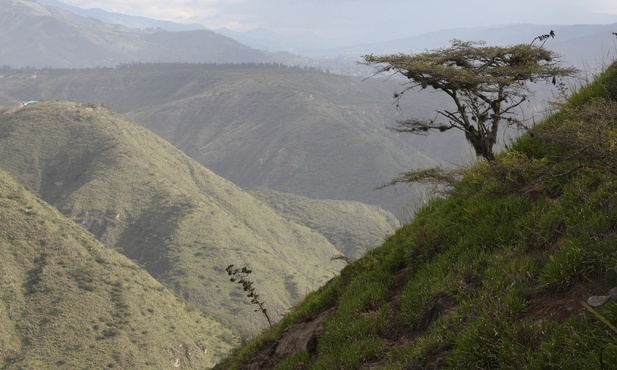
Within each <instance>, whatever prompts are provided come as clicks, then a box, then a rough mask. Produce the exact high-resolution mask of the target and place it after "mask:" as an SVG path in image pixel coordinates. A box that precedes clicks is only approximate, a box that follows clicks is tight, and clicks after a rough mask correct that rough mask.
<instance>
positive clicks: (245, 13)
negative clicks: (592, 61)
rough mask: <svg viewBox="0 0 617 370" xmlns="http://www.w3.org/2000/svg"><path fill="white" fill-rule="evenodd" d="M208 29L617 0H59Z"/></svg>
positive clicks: (303, 26) (610, 6) (475, 22)
mask: <svg viewBox="0 0 617 370" xmlns="http://www.w3.org/2000/svg"><path fill="white" fill-rule="evenodd" d="M62 1H63V2H64V3H66V4H69V5H74V6H78V7H81V8H100V9H103V10H106V11H109V12H118V13H124V14H130V15H140V16H145V17H149V18H155V19H163V20H171V21H176V22H181V23H200V24H203V25H205V26H206V27H208V28H210V29H214V30H216V29H219V28H222V27H225V28H229V29H232V30H236V31H247V30H251V29H255V28H266V29H269V30H272V31H275V32H279V33H286V34H290V35H293V34H297V35H301V34H304V33H308V32H312V33H314V34H316V35H317V36H319V37H322V38H327V39H341V40H349V41H351V40H354V41H355V40H361V41H364V42H377V41H386V40H392V39H395V38H404V37H409V36H414V35H417V34H421V33H425V32H431V31H439V30H443V29H451V28H459V27H478V26H496V25H507V24H516V23H535V24H543V25H544V24H546V25H566V24H584V23H603V24H608V23H617V0H516V1H512V0H509V1H505V0H128V1H127V0H62Z"/></svg>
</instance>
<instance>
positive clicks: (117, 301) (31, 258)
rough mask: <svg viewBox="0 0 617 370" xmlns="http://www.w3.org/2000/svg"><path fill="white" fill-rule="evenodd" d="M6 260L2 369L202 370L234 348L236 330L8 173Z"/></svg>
mask: <svg viewBox="0 0 617 370" xmlns="http://www.w3.org/2000/svg"><path fill="white" fill-rule="evenodd" d="M0 254H1V255H2V258H0V368H2V369H60V368H66V369H83V368H105V367H107V368H123V369H129V368H133V369H138V368H139V369H144V368H158V369H163V368H172V367H173V365H177V366H181V367H182V368H198V369H202V368H204V367H207V366H212V365H213V364H214V363H215V361H216V360H217V359H218V358H219V357H220V356H221V355H222V354H223V353H226V352H227V351H228V350H229V344H226V342H232V339H231V338H232V333H231V332H230V331H229V330H227V329H225V328H223V327H222V326H221V325H220V324H219V323H217V322H215V321H214V320H211V319H209V318H206V317H204V316H203V315H202V314H201V313H200V312H199V311H197V310H194V309H193V310H189V309H188V308H187V306H186V305H185V304H184V303H182V302H180V301H178V300H177V299H176V297H175V296H174V295H173V294H172V293H171V292H170V291H169V290H167V289H166V288H165V287H164V286H163V285H161V284H160V283H158V282H157V281H156V280H154V279H153V278H152V277H151V276H150V275H148V274H147V273H146V272H145V271H144V270H142V269H141V268H140V267H139V266H137V265H136V264H135V263H133V262H131V261H130V260H128V259H127V258H126V257H124V256H122V255H121V254H119V253H117V252H114V251H113V250H111V249H110V248H108V247H105V246H103V245H102V244H101V243H99V242H98V241H96V240H95V239H94V238H93V237H92V235H91V234H89V233H88V232H86V231H85V230H84V229H83V228H81V227H80V226H79V225H77V224H75V223H74V222H72V221H71V220H69V219H67V218H66V217H64V216H62V215H61V214H60V213H59V212H58V211H57V210H56V209H54V208H53V207H51V206H50V205H48V204H46V203H45V202H43V201H42V200H41V199H40V198H38V197H36V196H34V195H33V194H31V193H29V192H28V191H26V189H24V187H23V186H21V185H18V184H17V182H15V181H14V180H13V179H12V178H11V177H10V176H9V175H7V174H6V173H5V172H1V171H0ZM221 338H226V340H221Z"/></svg>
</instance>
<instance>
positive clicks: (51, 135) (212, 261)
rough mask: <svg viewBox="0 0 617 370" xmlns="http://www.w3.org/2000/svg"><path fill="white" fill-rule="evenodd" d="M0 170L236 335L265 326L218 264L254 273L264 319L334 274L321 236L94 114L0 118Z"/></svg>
mask: <svg viewBox="0 0 617 370" xmlns="http://www.w3.org/2000/svg"><path fill="white" fill-rule="evenodd" d="M0 168H2V169H4V170H6V171H7V172H9V173H10V174H11V175H12V176H13V177H14V178H15V179H16V180H18V181H20V182H21V183H22V184H24V185H26V186H27V187H28V188H29V189H31V190H32V191H33V192H35V193H37V194H39V195H40V196H41V197H42V199H43V200H45V201H47V202H48V203H50V204H52V205H54V206H55V207H57V208H58V209H59V210H60V212H61V213H63V214H64V215H65V216H68V217H70V218H71V219H73V220H74V221H75V222H77V223H78V224H81V225H82V226H83V227H85V228H86V229H87V230H89V231H90V232H92V233H93V234H94V235H95V236H96V237H97V239H99V240H100V241H101V242H103V244H105V245H107V246H109V247H113V248H114V249H115V250H117V251H119V252H121V253H122V254H124V255H125V256H127V257H129V258H130V259H132V260H133V261H135V262H137V263H138V264H139V265H141V266H142V267H143V268H144V269H145V270H146V271H148V272H149V273H150V274H151V275H152V276H153V277H155V278H156V279H157V280H159V281H160V282H162V283H163V284H164V285H165V286H167V287H168V288H169V289H170V290H171V291H173V292H174V293H176V294H177V295H178V296H179V297H182V298H184V299H185V300H187V301H188V302H190V303H192V304H194V305H195V307H197V308H198V309H200V310H201V311H203V312H204V313H205V314H207V315H208V316H209V317H212V318H213V319H215V320H216V321H218V322H220V323H222V324H223V325H225V326H226V327H228V328H230V329H231V330H233V331H234V333H236V334H242V335H251V334H252V333H255V332H258V331H259V330H261V329H262V328H264V327H265V325H264V322H263V319H262V317H260V316H259V314H256V313H255V312H253V309H252V307H251V304H250V303H249V302H247V301H246V299H245V297H244V295H243V294H242V293H241V290H240V289H238V288H236V287H234V286H233V285H232V284H229V281H228V278H227V274H226V272H225V266H227V265H229V264H230V263H234V264H236V265H242V266H248V267H250V268H254V269H255V272H254V273H253V276H252V278H253V279H254V281H255V282H256V284H257V285H258V286H259V290H260V293H261V294H262V295H263V296H264V297H268V308H269V311H268V312H269V314H270V315H271V317H272V318H273V319H275V320H276V319H278V318H280V317H281V316H282V315H283V314H284V313H285V312H286V310H287V309H288V308H289V307H290V306H292V305H293V304H294V303H295V302H297V301H298V300H299V299H300V298H301V297H302V296H304V295H305V294H306V293H307V292H309V291H312V290H313V289H315V288H317V287H319V286H320V285H321V284H323V283H324V282H325V281H327V280H328V279H330V278H331V277H332V276H333V275H334V274H335V273H336V272H338V271H339V270H340V268H341V267H342V263H340V262H336V261H330V258H331V257H332V256H333V255H336V254H338V253H339V252H338V251H337V249H336V248H335V247H334V246H333V245H332V244H330V243H329V242H328V240H327V239H326V238H325V237H323V236H322V235H320V234H318V233H317V232H315V231H313V230H310V229H308V228H306V227H304V226H300V225H297V224H295V223H293V222H290V221H288V220H285V219H283V218H281V217H280V216H279V215H277V214H276V213H275V212H274V211H273V210H272V209H270V208H269V207H267V206H266V205H265V204H264V203H263V202H260V201H258V200H257V199H255V198H254V197H252V196H250V195H249V194H247V193H246V192H244V191H242V190H241V189H240V188H238V187H237V186H235V185H234V184H232V183H230V182H229V181H226V180H224V179H222V178H220V177H218V176H216V175H215V174H213V173H212V172H210V171H208V170H207V169H205V168H203V167H202V166H200V165H199V164H197V163H196V162H195V161H193V160H191V159H190V158H188V157H187V156H186V155H184V154H183V153H182V152H180V151H179V150H177V149H176V148H174V147H172V146H171V145H170V144H169V143H167V142H165V141H164V140H162V139H161V138H159V137H157V136H156V135H154V134H153V133H151V132H150V131H148V130H146V129H144V128H143V127H141V126H139V125H137V124H135V123H133V122H131V121H130V120H128V119H126V118H125V117H123V116H121V115H119V114H116V113H114V112H112V111H111V110H109V109H108V108H105V107H102V106H99V105H93V104H79V103H74V102H59V101H55V102H54V101H49V102H39V103H36V104H31V105H28V106H26V107H23V108H22V109H20V110H18V111H16V112H14V113H13V114H10V115H2V116H0ZM256 267H259V269H257V268H256ZM81 284H82V285H83V286H84V287H88V286H92V285H93V284H95V282H93V281H88V280H83V281H82V282H81ZM226 341H227V342H229V338H227V339H226Z"/></svg>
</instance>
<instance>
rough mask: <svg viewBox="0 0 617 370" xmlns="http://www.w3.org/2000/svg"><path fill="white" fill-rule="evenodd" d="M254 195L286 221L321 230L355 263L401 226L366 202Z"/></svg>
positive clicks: (269, 193)
mask: <svg viewBox="0 0 617 370" xmlns="http://www.w3.org/2000/svg"><path fill="white" fill-rule="evenodd" d="M251 194H252V195H253V196H255V197H256V198H258V199H260V200H262V201H264V202H265V203H266V204H268V206H270V207H271V208H272V209H274V210H275V211H276V212H277V213H278V214H280V215H281V216H283V217H284V218H286V219H289V220H290V221H293V222H295V223H298V224H300V225H304V226H306V227H308V228H310V229H313V230H316V231H318V232H319V233H320V234H322V235H323V236H325V237H326V238H328V240H329V241H330V243H332V245H334V246H335V247H336V249H338V250H339V251H340V253H341V255H343V256H345V257H347V258H349V259H351V260H354V259H357V258H359V257H361V256H363V255H364V254H365V253H366V252H368V251H369V250H371V249H373V248H375V247H376V246H378V245H380V244H381V243H382V242H383V241H384V239H385V238H386V237H387V236H390V235H392V233H394V231H395V230H396V228H397V227H398V226H400V225H399V222H398V220H396V219H395V218H394V217H393V215H392V214H391V213H389V212H386V211H384V210H383V209H381V208H379V207H377V206H370V205H367V204H364V203H359V202H352V201H343V200H320V199H311V198H306V197H302V196H299V195H295V194H287V193H281V192H277V191H273V190H265V189H262V190H256V191H252V192H251Z"/></svg>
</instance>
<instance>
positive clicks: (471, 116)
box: [361, 31, 577, 161]
mask: <svg viewBox="0 0 617 370" xmlns="http://www.w3.org/2000/svg"><path fill="white" fill-rule="evenodd" d="M554 35H555V34H554V32H553V31H551V33H550V34H548V35H542V36H538V37H537V38H536V39H534V42H535V41H536V40H540V41H544V42H545V41H546V39H548V38H549V37H554ZM534 42H532V43H531V44H529V45H527V44H518V45H513V46H505V47H501V46H486V45H485V43H484V42H481V41H480V42H474V41H460V40H452V41H451V46H450V47H449V48H442V49H436V50H430V51H426V52H423V53H420V54H402V53H401V54H392V55H385V56H374V55H372V54H371V55H365V56H364V57H363V61H362V62H361V64H364V65H368V66H372V67H375V68H376V69H377V72H376V74H379V73H394V74H400V75H402V76H403V77H405V78H407V79H409V81H410V82H409V84H408V85H407V86H406V87H405V88H404V89H403V91H402V92H400V93H397V94H395V95H394V97H395V99H396V102H397V106H398V103H399V102H400V99H401V96H402V95H403V94H404V93H405V92H407V91H410V90H413V89H415V88H421V89H426V88H428V87H431V88H433V89H435V90H441V91H443V92H444V93H446V94H447V95H448V96H449V97H450V98H451V99H452V100H453V101H454V104H455V106H456V110H453V111H450V110H446V109H443V110H437V113H438V116H437V117H436V118H435V119H432V120H421V119H409V120H402V121H399V122H398V126H397V127H393V128H392V129H393V130H394V131H397V132H410V133H413V134H428V133H429V131H433V130H437V131H440V132H443V131H448V130H450V129H458V130H461V131H463V133H464V134H465V138H466V139H467V141H469V143H470V144H471V145H472V146H473V148H474V150H475V152H476V154H477V155H478V156H481V157H483V158H485V159H487V160H489V161H492V160H494V159H495V154H494V152H493V146H494V145H495V143H496V141H497V131H498V129H499V126H500V124H501V122H502V121H505V122H506V123H507V124H508V125H517V126H523V122H522V120H520V119H519V118H518V117H517V115H516V113H515V109H516V108H517V107H519V106H520V105H521V104H522V103H523V102H524V101H526V100H527V97H528V96H529V94H531V93H532V91H531V89H530V88H529V86H528V84H529V83H530V82H541V81H545V82H547V83H552V84H556V82H557V80H558V79H559V78H562V77H568V76H573V75H574V74H575V73H576V72H577V70H576V69H575V68H563V67H561V66H560V61H559V55H558V54H556V53H554V52H552V51H549V50H547V49H545V48H544V47H543V45H544V43H542V45H540V46H537V45H534Z"/></svg>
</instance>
